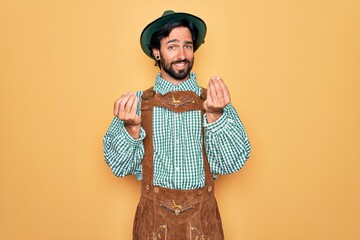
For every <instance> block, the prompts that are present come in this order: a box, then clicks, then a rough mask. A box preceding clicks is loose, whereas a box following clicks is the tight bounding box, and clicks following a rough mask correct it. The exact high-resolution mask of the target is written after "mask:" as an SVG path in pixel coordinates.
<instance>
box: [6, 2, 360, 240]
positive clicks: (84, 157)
mask: <svg viewBox="0 0 360 240" xmlns="http://www.w3.org/2000/svg"><path fill="white" fill-rule="evenodd" d="M166 9H173V10H175V11H186V12H190V13H193V14H195V15H198V16H200V17H201V18H203V19H204V20H205V21H206V23H207V25H208V35H207V37H206V43H205V45H203V46H202V47H201V48H200V49H199V50H198V52H197V53H196V55H195V57H196V61H195V69H194V71H195V72H197V73H198V79H199V83H200V84H201V85H203V86H206V84H207V80H208V79H209V78H210V76H211V75H215V74H219V75H221V76H222V77H223V78H224V79H225V81H226V83H227V85H228V87H229V88H230V91H231V94H232V101H233V104H234V105H235V107H236V108H237V110H238V112H239V114H240V116H241V119H242V121H243V123H244V125H245V127H246V129H247V131H248V134H249V137H250V140H251V143H252V147H253V149H252V155H251V158H250V160H249V161H248V163H247V164H246V166H245V167H244V168H243V169H242V170H241V171H240V172H238V173H236V174H233V175H228V176H220V178H219V180H218V181H217V190H216V195H217V199H218V202H219V207H220V211H221V214H222V219H223V224H224V230H225V234H226V239H227V240H238V239H246V240H268V239H271V240H272V239H274V240H275V239H276V240H279V239H281V240H290V239H291V240H304V239H314V240H320V239H321V240H359V239H360V186H359V184H360V174H359V173H360V171H359V170H360V163H359V160H360V137H359V136H360V127H359V125H360V106H359V105H360V93H359V91H360V1H358V0H343V1H340V0H338V1H333V0H330V1H325V0H315V1H313V0H311V1H310V0H294V1H291V0H290V1H286V0H272V1H266V0H259V1H253V0H251V1H250V0H240V1H235V0H233V1H218V0H207V1H188V0H184V1H176V2H175V1H160V0H154V1H140V0H133V1H128V2H127V1H126V2H125V1H119V0H118V1H115V0H102V1H100V0H97V1H96V0H93V1H91V0H71V1H70V0H62V1H60V0H59V1H50V0H48V1H46V0H32V1H30V0H29V1H27V0H22V1H21V0H1V1H0V34H1V37H0V79H1V82H0V83H1V85H0V94H1V95H0V109H1V116H0V133H1V134H0V144H1V145H0V147H1V151H0V194H1V195H0V239H2V240H18V239H19V240H20V239H21V240H22V239H24V240H25V239H26V240H32V239H34V240H64V239H65V240H81V239H83V240H117V239H131V231H132V221H133V216H134V213H135V208H136V205H137V202H138V199H139V189H140V188H139V182H137V181H136V180H135V178H134V177H126V178H122V179H118V178H116V177H114V176H113V175H112V173H111V171H110V170H109V168H108V167H107V165H106V164H105V162H104V160H103V154H102V137H103V135H104V133H105V131H106V130H107V128H108V126H109V124H110V122H111V120H112V107H113V101H114V100H115V99H116V98H117V97H119V96H120V95H121V94H122V93H124V92H127V91H136V90H141V89H145V88H147V87H149V86H151V85H152V84H153V81H154V76H155V74H156V73H157V72H158V69H157V68H156V67H154V66H153V62H152V61H151V60H150V59H149V58H147V57H146V56H145V54H143V53H142V51H141V49H140V44H139V36H140V33H141V31H142V29H143V28H144V27H145V25H147V24H148V23H149V22H150V21H152V20H154V19H155V18H157V17H158V16H160V15H161V14H162V12H163V11H164V10H166Z"/></svg>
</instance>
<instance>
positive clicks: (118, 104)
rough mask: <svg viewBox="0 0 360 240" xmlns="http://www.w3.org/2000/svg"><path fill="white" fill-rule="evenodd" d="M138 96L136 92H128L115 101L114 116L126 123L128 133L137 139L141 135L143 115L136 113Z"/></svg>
mask: <svg viewBox="0 0 360 240" xmlns="http://www.w3.org/2000/svg"><path fill="white" fill-rule="evenodd" d="M137 104H138V98H137V97H136V95H135V93H132V92H128V93H126V94H124V95H122V96H121V97H120V98H119V99H117V100H116V101H115V103H114V116H115V117H117V118H119V119H120V120H122V121H123V122H124V123H125V128H126V130H127V131H128V133H129V134H130V135H131V136H132V137H133V138H134V139H137V138H139V137H140V127H141V117H140V116H139V115H137V114H136V108H137Z"/></svg>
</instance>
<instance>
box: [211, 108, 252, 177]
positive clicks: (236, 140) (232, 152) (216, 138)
mask: <svg viewBox="0 0 360 240" xmlns="http://www.w3.org/2000/svg"><path fill="white" fill-rule="evenodd" d="M204 128H205V148H206V154H207V158H208V161H209V164H210V169H211V171H212V172H213V173H214V174H230V173H233V172H236V171H238V170H240V169H241V168H242V167H243V166H244V164H245V162H246V161H247V159H248V158H249V157H250V150H251V145H250V142H249V139H248V136H247V134H246V131H245V128H244V126H243V124H242V123H241V120H240V118H239V116H238V114H237V112H236V110H235V108H234V107H233V106H232V104H231V103H230V104H229V105H227V106H226V107H225V108H224V111H223V114H222V116H221V117H220V118H219V119H218V120H217V121H215V122H213V123H210V124H209V123H207V119H206V114H205V115H204Z"/></svg>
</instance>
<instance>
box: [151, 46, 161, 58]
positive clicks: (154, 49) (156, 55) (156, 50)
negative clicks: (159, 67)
mask: <svg viewBox="0 0 360 240" xmlns="http://www.w3.org/2000/svg"><path fill="white" fill-rule="evenodd" d="M152 52H153V55H154V57H155V59H156V60H159V59H160V50H159V49H158V48H153V49H152Z"/></svg>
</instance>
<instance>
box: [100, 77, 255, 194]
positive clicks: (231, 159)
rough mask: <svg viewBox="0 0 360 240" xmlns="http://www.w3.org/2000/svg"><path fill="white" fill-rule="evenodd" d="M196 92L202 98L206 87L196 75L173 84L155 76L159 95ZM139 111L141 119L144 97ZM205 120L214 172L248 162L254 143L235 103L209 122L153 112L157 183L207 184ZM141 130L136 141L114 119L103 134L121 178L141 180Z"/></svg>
mask: <svg viewBox="0 0 360 240" xmlns="http://www.w3.org/2000/svg"><path fill="white" fill-rule="evenodd" d="M189 90H191V91H194V92H195V93H197V94H198V95H200V94H201V87H200V86H199V85H198V84H197V82H196V75H195V74H194V73H192V74H191V75H190V79H189V80H187V81H185V82H182V83H181V84H179V85H174V84H172V83H170V82H168V81H166V80H164V79H162V78H161V76H160V74H158V75H157V77H156V82H155V85H154V91H155V92H159V93H161V94H163V95H164V94H166V93H168V92H170V91H189ZM142 94H143V91H139V92H137V93H136V95H137V97H138V98H139V104H138V108H137V112H138V114H139V115H140V104H141V102H140V99H141V96H142ZM202 118H203V119H204V121H203V124H204V130H205V149H206V154H207V157H208V161H209V164H210V169H211V171H212V172H213V173H214V176H216V175H217V174H229V173H233V172H236V171H238V170H239V169H240V168H241V167H242V166H243V165H244V164H245V162H246V160H247V159H248V158H249V155H250V148H251V146H250V143H249V140H248V137H247V134H246V132H245V129H244V127H243V125H242V123H241V121H240V119H239V116H238V114H237V112H236V110H235V109H234V108H233V106H232V105H231V104H229V105H228V106H226V107H225V108H224V113H223V115H222V116H221V117H220V118H219V119H218V120H217V121H216V122H214V123H211V124H208V123H207V120H206V115H204V116H202V113H201V111H187V112H182V113H175V112H172V111H170V110H168V109H166V108H161V107H154V109H153V142H154V185H156V186H162V187H167V188H174V189H195V188H200V187H203V186H204V184H205V174H204V167H203V152H202V132H201V127H202ZM145 134H146V133H145V131H144V129H143V128H141V132H140V138H139V139H133V138H132V137H131V136H130V135H129V134H128V133H127V131H126V130H125V128H124V122H122V121H121V120H119V119H118V118H116V117H115V118H114V119H113V121H112V123H111V125H110V127H109V129H108V131H107V132H106V134H105V136H104V155H105V160H106V162H107V163H108V165H109V167H110V168H111V170H112V171H113V172H114V174H115V175H116V176H118V177H123V176H126V175H130V174H134V175H135V176H136V177H137V178H138V179H139V180H141V179H142V168H141V163H142V159H143V156H144V145H143V139H144V137H145Z"/></svg>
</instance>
